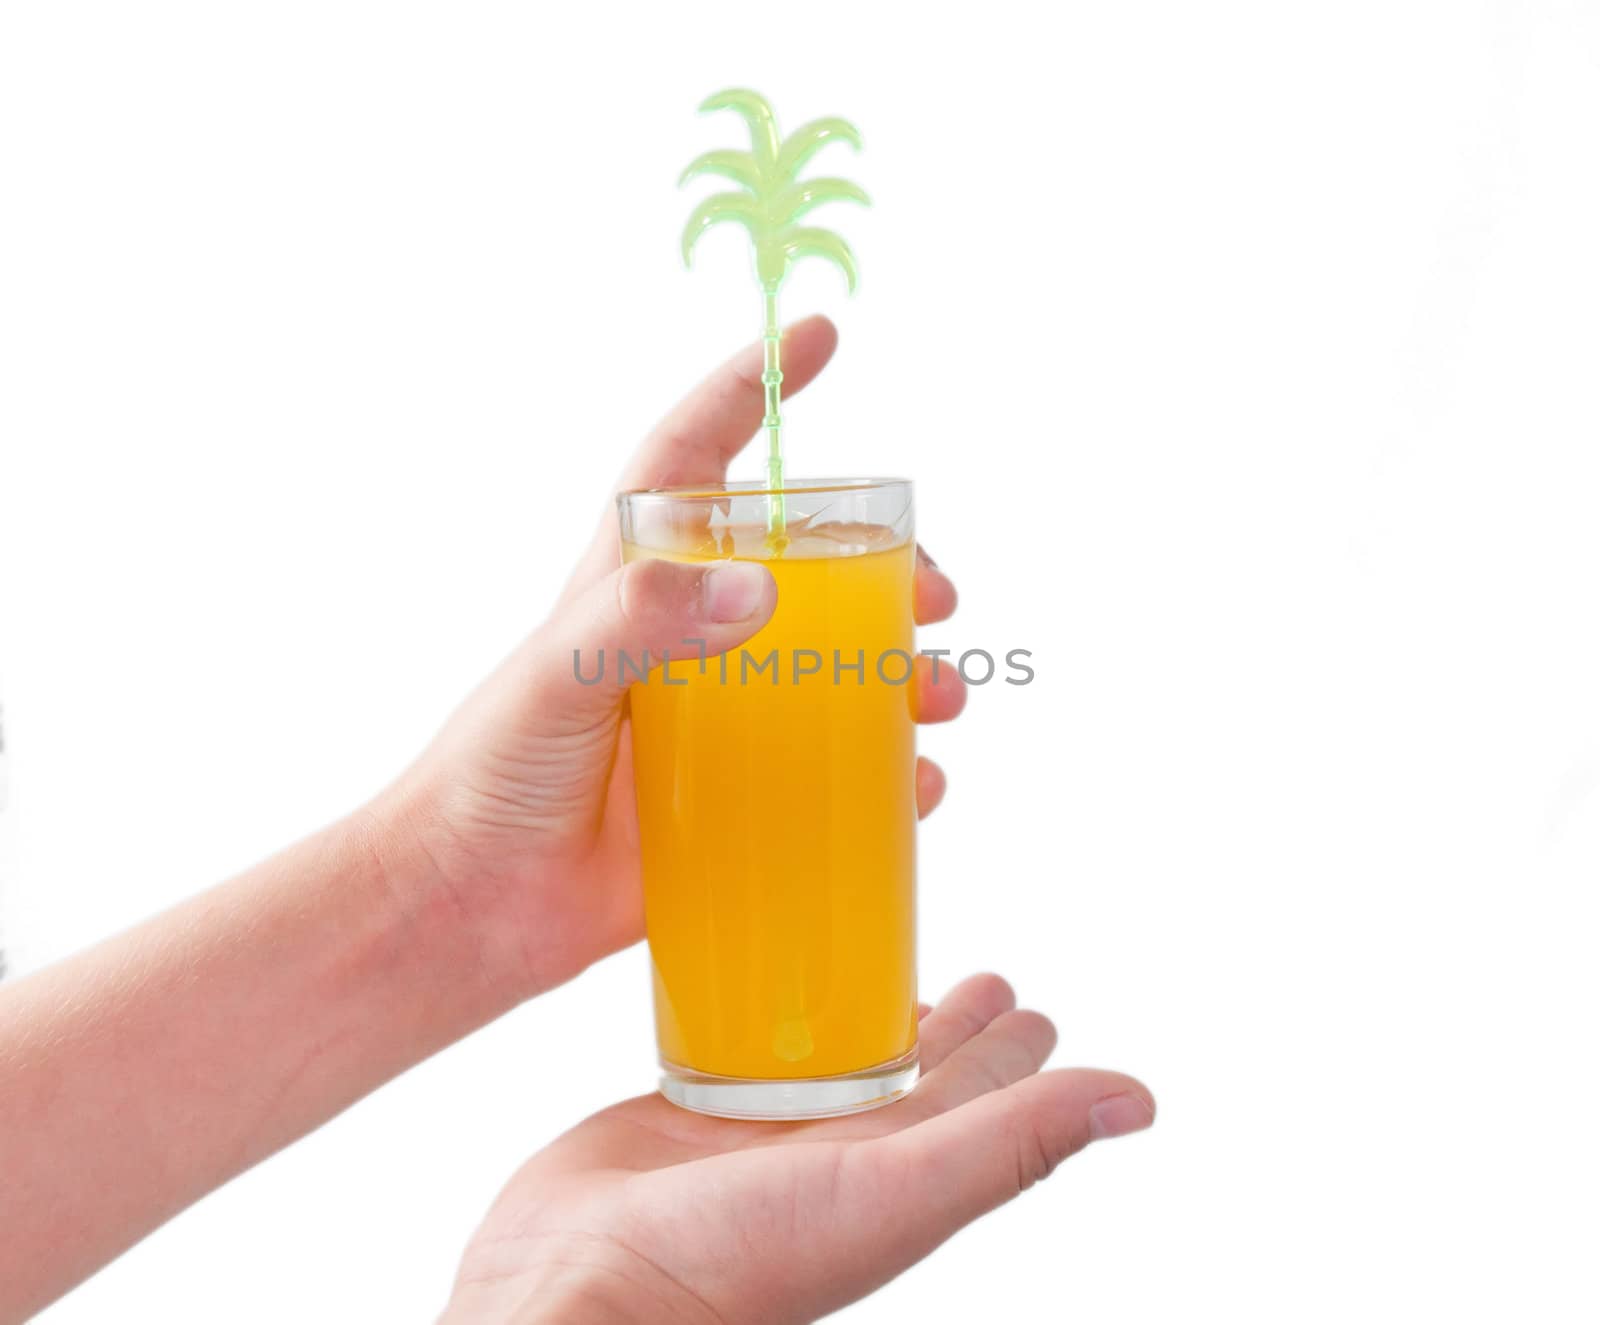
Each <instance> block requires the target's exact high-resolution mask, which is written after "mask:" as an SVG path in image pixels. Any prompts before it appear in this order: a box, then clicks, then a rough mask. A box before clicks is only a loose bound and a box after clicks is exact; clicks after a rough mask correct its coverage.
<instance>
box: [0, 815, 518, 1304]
mask: <svg viewBox="0 0 1600 1325" xmlns="http://www.w3.org/2000/svg"><path fill="white" fill-rule="evenodd" d="M414 840H415V839H414V837H413V836H412V835H411V834H410V833H408V832H407V831H406V828H405V818H404V816H403V815H395V816H389V815H382V816H380V815H376V814H373V813H371V812H363V813H361V814H358V815H355V816H352V817H351V818H350V819H348V820H345V821H342V822H340V823H339V824H336V825H334V826H332V827H330V828H328V829H325V830H323V831H322V832H319V833H317V834H316V835H315V836H313V837H311V838H308V839H307V840H305V841H303V842H301V843H298V844H296V845H295V846H293V847H291V848H289V849H288V850H286V851H284V852H282V853H280V854H279V855H277V856H275V857H274V858H272V859H271V860H268V861H266V862H264V863H263V864H261V865H259V866H257V867H256V868H254V869H252V870H250V871H249V872H247V873H246V874H244V875H242V876H241V877H239V878H237V879H235V880H233V881H231V882H229V883H227V884H224V885H222V886H220V887H218V888H215V889H212V890H211V891H209V892H207V893H204V894H202V895H201V896H199V897H196V898H194V899H193V900H191V901H189V902H187V903H184V904H183V905H181V906H179V907H177V908H175V909H174V910H172V911H170V912H167V913H166V914H164V915H161V916H158V917H156V918H155V919H153V920H150V921H148V922H146V923H144V924H142V925H140V926H139V927H137V928H136V929H133V930H131V931H129V932H127V933H125V934H122V935H119V936H118V937H116V938H114V939H111V940H110V941H108V942H106V943H104V944H101V945H100V946H98V947H96V948H94V949H92V950H90V951H88V952H86V953H83V954H81V955H79V956H77V957H74V958H71V959H69V960H67V961H65V962H62V963H61V964H59V965H57V966H55V967H52V968H50V969H48V970H45V971H41V972H39V973H38V974H36V975H34V976H31V977H29V978H28V979H26V980H22V981H20V982H18V983H17V984H16V985H14V986H12V987H10V988H8V989H7V990H6V991H5V992H4V994H3V995H0V1175H3V1176H0V1321H6V1320H11V1319H15V1318H18V1317H20V1316H22V1315H24V1314H26V1313H28V1312H30V1311H33V1310H37V1309H38V1308H39V1307H41V1306H42V1305H44V1304H45V1303H46V1302H48V1301H50V1300H52V1299H53V1298H55V1297H56V1296H58V1295H59V1294H61V1293H62V1292H64V1291H65V1290H66V1289H67V1288H69V1287H71V1286H72V1285H73V1284H74V1283H76V1282H77V1281H78V1280H80V1279H82V1278H83V1277H85V1276H86V1275H87V1274H89V1273H91V1272H92V1271H93V1270H95V1269H96V1268H98V1267H99V1266H100V1265H102V1264H104V1263H105V1262H106V1261H108V1260H109V1259H111V1258H112V1257H113V1256H115V1255H117V1254H118V1253H119V1252H121V1251H123V1250H124V1249H126V1248H127V1247H129V1246H130V1245H132V1244H133V1243H134V1242H136V1241H138V1240H139V1239H140V1238H141V1237H143V1236H144V1235H145V1234H146V1233H148V1232H149V1231H150V1230H151V1229H153V1228H155V1227H156V1226H157V1225H159V1224H160V1223H162V1222H163V1221H165V1220H166V1219H168V1218H170V1217H171V1216H172V1215H174V1214H175V1213H177V1212H178V1211H179V1210H181V1209H183V1208H184V1207H185V1206H187V1205H189V1204H190V1203H191V1202H193V1201H195V1200H196V1199H198V1198H199V1197H200V1196H202V1195H204V1194H205V1193H206V1192H208V1191H210V1190H211V1189H212V1188H213V1187H215V1186H217V1185H218V1184H219V1183H222V1182H224V1181H226V1180H227V1179H228V1178H230V1177H232V1176H233V1175H235V1174H237V1173H239V1172H241V1171H242V1170H244V1169H246V1168H248V1167H250V1166H251V1165H252V1164H254V1163H256V1162H257V1161H258V1160H260V1159H262V1158H264V1157H265V1156H267V1155H269V1154H271V1153H272V1152H273V1151H275V1150H277V1149H279V1148H280V1147H282V1146H284V1145H286V1144H287V1143H289V1142H290V1141H292V1140H294V1139H295V1138H296V1137H299V1136H301V1135H303V1134H304V1133H305V1132H307V1131H309V1130H311V1129H312V1128H313V1127H316V1126H317V1125H318V1124H319V1123H321V1122H323V1121H325V1120H326V1119H328V1118H329V1117H331V1116H332V1115H333V1114H335V1113H337V1112H339V1111H340V1110H341V1109H343V1108H345V1107H346V1106H347V1105H349V1104H350V1103H352V1102H353V1101H355V1100H356V1099H358V1098H360V1097H361V1096H362V1095H364V1094H366V1093H367V1092H368V1091H370V1090H372V1089H373V1088H374V1087H376V1086H377V1085H379V1084H381V1083H382V1082H383V1081H385V1080H387V1079H388V1078H390V1077H392V1076H394V1075H396V1074H397V1073H399V1072H400V1071H402V1070H404V1069H405V1068H406V1067H408V1066H410V1065H411V1064H413V1063H415V1062H417V1061H419V1060H420V1059H422V1058H424V1057H426V1056H428V1055H429V1054H431V1053H432V1052H434V1051H435V1050H437V1049H439V1048H441V1047H443V1046H444V1045H445V1044H448V1043H449V1042H451V1041H452V1040H454V1039H456V1038H458V1037H459V1036H461V1035H463V1034H465V1033H466V1032H467V1031H469V1030H471V1029H473V1028H474V1027H476V1026H478V1025H480V1024H482V1023H483V1022H485V1021H487V1020H489V1019H490V1018H492V1017H493V1016H495V1015H496V1014H498V1013H499V1012H501V1011H503V1010H505V1008H506V1007H508V1006H510V1005H511V1004H512V1003H514V1002H515V1001H516V1000H517V998H518V997H519V995H520V992H521V991H519V990H517V988H516V985H515V981H514V980H509V979H505V978H502V974H501V973H500V972H498V971H496V970H493V969H491V965H492V964H491V963H488V962H486V961H485V958H484V948H483V945H482V944H481V942H480V941H479V940H478V939H477V938H476V937H475V936H474V934H473V932H472V931H471V930H470V928H469V927H468V926H467V925H465V924H464V923H463V922H462V920H461V917H460V909H459V907H458V905H457V904H456V902H455V900H454V899H453V898H452V897H451V896H450V894H449V893H448V891H447V890H445V889H443V888H440V887H435V886H433V885H432V882H431V880H430V878H429V869H428V861H427V857H426V855H425V854H424V853H421V852H418V851H414V850H413V849H411V848H410V847H409V846H408V843H410V842H412V841H414Z"/></svg>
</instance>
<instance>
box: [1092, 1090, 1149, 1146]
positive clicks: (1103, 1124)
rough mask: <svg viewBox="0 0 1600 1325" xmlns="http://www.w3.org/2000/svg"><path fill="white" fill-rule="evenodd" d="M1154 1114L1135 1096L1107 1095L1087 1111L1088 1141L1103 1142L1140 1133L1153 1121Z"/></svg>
mask: <svg viewBox="0 0 1600 1325" xmlns="http://www.w3.org/2000/svg"><path fill="white" fill-rule="evenodd" d="M1155 1117H1156V1116H1155V1113H1154V1112H1153V1111H1152V1110H1151V1108H1150V1106H1149V1105H1148V1104H1146V1103H1145V1102H1144V1101H1143V1100H1142V1099H1140V1098H1139V1097H1138V1096H1137V1095H1108V1096H1107V1097H1106V1098H1105V1099H1103V1100H1101V1101H1099V1103H1097V1104H1096V1105H1095V1106H1094V1107H1093V1108H1092V1109H1090V1110H1089V1139H1090V1140H1091V1141H1105V1140H1107V1139H1109V1138H1111V1137H1113V1136H1127V1134H1128V1133H1129V1132H1142V1131H1143V1130H1144V1129H1145V1128H1146V1127H1148V1126H1150V1124H1151V1123H1153V1122H1154V1121H1155Z"/></svg>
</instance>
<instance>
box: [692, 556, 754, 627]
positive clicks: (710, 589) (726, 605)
mask: <svg viewBox="0 0 1600 1325" xmlns="http://www.w3.org/2000/svg"><path fill="white" fill-rule="evenodd" d="M766 592H767V571H766V568H765V567H764V566H754V565H751V564H750V563H749V562H747V561H729V562H724V563H722V564H720V565H716V566H713V567H712V568H711V569H710V570H708V571H707V572H706V573H705V576H704V577H703V578H702V579H701V581H700V594H701V602H702V604H703V606H704V610H705V617H706V620H707V621H748V620H749V619H750V618H751V617H753V616H754V615H755V614H756V610H757V609H758V608H759V607H760V606H761V600H762V599H763V598H764V597H765V596H766Z"/></svg>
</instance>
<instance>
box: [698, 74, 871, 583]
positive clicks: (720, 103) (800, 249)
mask: <svg viewBox="0 0 1600 1325" xmlns="http://www.w3.org/2000/svg"><path fill="white" fill-rule="evenodd" d="M700 109H701V110H702V111H712V110H731V111H736V112H737V113H738V114H739V115H740V116H741V117H742V118H743V119H744V121H745V123H746V124H748V125H749V126H750V150H749V151H748V152H736V151H731V150H717V151H712V152H706V153H705V154H704V155H702V156H697V157H696V158H695V159H694V160H693V161H691V162H690V163H689V167H688V169H686V170H685V171H684V172H683V175H682V176H681V177H680V178H679V180H678V183H679V185H680V186H681V185H683V184H686V183H687V182H688V181H689V180H691V179H694V178H695V177H696V176H697V175H722V176H724V177H725V178H727V179H731V180H732V181H733V182H734V183H736V184H738V185H740V186H741V188H742V190H743V191H742V192H733V191H729V192H726V193H714V194H712V195H711V197H709V198H707V199H706V200H705V201H704V202H702V203H701V204H700V205H699V206H698V207H696V208H695V209H694V211H693V213H691V215H690V217H689V223H688V224H687V225H686V226H684V228H683V261H684V263H685V265H688V263H689V261H690V255H691V254H692V253H693V252H694V245H695V241H696V240H697V239H699V238H700V236H701V235H702V234H704V233H705V232H706V231H707V230H708V229H710V228H711V227H712V226H714V225H716V224H717V223H718V222H719V221H737V222H738V223H739V224H740V225H742V226H744V228H745V229H746V230H748V231H749V232H750V239H751V242H752V243H753V244H754V245H755V252H756V279H757V280H758V281H759V282H760V283H761V297H762V302H763V311H764V312H765V315H766V320H765V324H764V328H763V331H762V340H763V343H764V344H765V346H766V358H765V362H764V364H763V368H762V373H761V382H762V385H763V386H764V387H765V388H766V402H767V411H766V416H765V418H763V419H762V427H763V428H765V429H766V432H767V487H768V488H769V489H770V491H771V496H770V497H769V498H768V501H767V541H768V544H769V545H770V547H771V548H772V551H773V553H774V554H778V553H781V552H782V551H783V548H784V546H785V544H787V542H788V533H787V522H786V517H785V514H784V501H783V415H782V411H781V409H780V402H781V399H782V391H783V365H782V362H781V359H780V338H779V333H778V287H779V286H780V285H782V284H783V278H784V276H786V275H787V274H788V271H789V264H790V263H791V262H792V261H794V260H796V259H799V258H810V257H816V258H826V259H828V261H829V262H832V263H834V264H836V265H837V266H838V268H839V270H840V271H842V272H843V273H844V279H845V284H846V286H847V287H848V289H849V290H850V291H851V292H852V293H853V292H854V291H855V288H856V260H855V255H854V254H853V253H851V252H850V246H849V245H848V244H846V243H845V242H844V240H843V239H841V238H840V237H839V236H838V235H836V234H834V233H833V232H832V231H831V230H822V229H819V228H818V227H816V226H807V225H801V224H799V221H800V218H801V217H803V216H804V215H806V213H807V212H809V211H811V209H812V208H814V207H820V206H822V204H823V203H826V202H859V203H865V202H866V201H867V195H866V194H865V193H864V192H863V191H862V190H861V189H860V188H859V187H857V186H856V185H854V184H852V183H851V182H850V181H849V180H846V179H810V180H801V179H799V178H798V176H799V174H800V171H801V170H802V169H804V167H805V165H806V163H807V162H808V161H810V160H811V158H812V157H813V156H815V155H816V153H817V152H818V151H819V150H820V149H821V148H823V147H826V146H827V145H828V144H829V143H831V142H835V141H838V142H846V143H849V144H850V145H851V146H852V147H854V148H856V149H857V150H858V151H859V150H860V148H861V135H860V134H859V133H857V132H856V129H855V126H854V125H852V124H851V123H850V122H849V121H848V120H841V119H840V118H839V117H838V116H836V115H826V116H824V117H823V118H822V119H820V120H812V121H810V122H809V123H807V124H802V125H801V126H800V127H799V128H798V129H796V130H795V131H794V132H793V133H792V134H790V135H789V136H788V137H787V138H780V137H779V136H778V121H777V118H776V117H775V116H774V115H773V113H772V107H771V106H770V105H769V104H768V103H767V99H766V98H765V97H763V96H761V95H760V93H757V92H751V91H750V90H749V89H747V88H730V89H729V90H728V91H726V92H718V93H717V94H716V95H715V96H711V97H707V98H706V99H705V100H704V101H703V102H701V103H700Z"/></svg>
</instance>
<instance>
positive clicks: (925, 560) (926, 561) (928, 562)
mask: <svg viewBox="0 0 1600 1325" xmlns="http://www.w3.org/2000/svg"><path fill="white" fill-rule="evenodd" d="M917 555H918V556H919V557H921V558H922V564H923V565H924V566H930V567H932V568H933V569H934V570H938V569H939V563H938V562H937V561H935V560H934V559H933V558H932V557H930V556H929V555H928V549H927V548H925V547H923V546H922V544H921V543H918V544H917Z"/></svg>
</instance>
